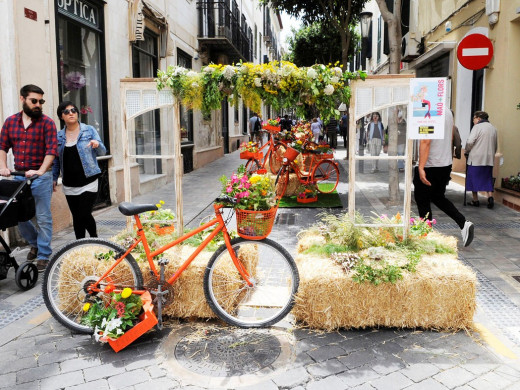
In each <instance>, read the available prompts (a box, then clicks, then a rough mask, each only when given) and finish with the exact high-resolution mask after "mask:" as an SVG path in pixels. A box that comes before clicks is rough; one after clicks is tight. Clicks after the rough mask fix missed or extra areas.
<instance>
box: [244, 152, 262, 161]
mask: <svg viewBox="0 0 520 390" xmlns="http://www.w3.org/2000/svg"><path fill="white" fill-rule="evenodd" d="M240 158H241V159H242V160H250V159H252V158H254V159H255V160H262V159H263V158H264V153H262V152H258V153H253V152H240Z"/></svg>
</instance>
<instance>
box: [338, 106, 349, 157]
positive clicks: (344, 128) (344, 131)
mask: <svg viewBox="0 0 520 390" xmlns="http://www.w3.org/2000/svg"><path fill="white" fill-rule="evenodd" d="M339 131H340V133H341V137H343V146H345V149H346V151H347V155H346V157H345V160H348V145H349V143H348V141H349V140H348V115H347V113H346V112H344V113H343V115H342V116H341V119H340V121H339Z"/></svg>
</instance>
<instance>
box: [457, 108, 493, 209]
mask: <svg viewBox="0 0 520 390" xmlns="http://www.w3.org/2000/svg"><path fill="white" fill-rule="evenodd" d="M464 150H465V154H466V155H467V159H466V161H467V164H468V171H467V174H466V190H467V191H471V192H472V194H473V200H472V201H471V202H470V205H471V206H475V207H479V206H480V202H479V200H478V191H483V192H485V193H486V196H487V200H488V204H487V208H488V209H492V208H493V206H494V205H495V201H494V198H493V191H494V189H493V165H494V162H495V153H496V152H497V129H496V128H495V126H493V125H492V124H491V123H489V115H488V114H487V112H484V111H475V113H474V114H473V128H472V129H471V132H470V134H469V137H468V140H467V141H466V147H465V149H464Z"/></svg>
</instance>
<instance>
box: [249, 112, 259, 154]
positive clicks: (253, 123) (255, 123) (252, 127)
mask: <svg viewBox="0 0 520 390" xmlns="http://www.w3.org/2000/svg"><path fill="white" fill-rule="evenodd" d="M260 130H262V120H261V119H260V117H259V116H258V115H257V114H256V113H254V112H253V116H252V117H251V118H249V134H250V135H249V141H251V142H258V144H259V145H260V146H262V136H261V134H260Z"/></svg>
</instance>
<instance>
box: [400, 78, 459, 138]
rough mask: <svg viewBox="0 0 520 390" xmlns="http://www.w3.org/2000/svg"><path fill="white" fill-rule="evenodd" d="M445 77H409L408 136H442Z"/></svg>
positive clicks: (444, 107)
mask: <svg viewBox="0 0 520 390" xmlns="http://www.w3.org/2000/svg"><path fill="white" fill-rule="evenodd" d="M446 89H447V79H446V77H425V78H415V79H410V101H409V103H408V138H410V139H442V138H444V110H445V109H449V108H448V107H446Z"/></svg>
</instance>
